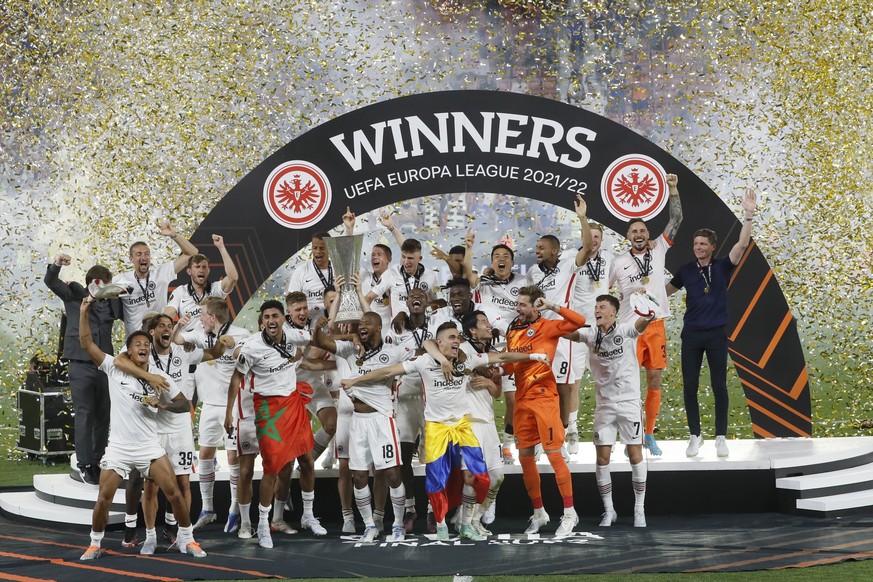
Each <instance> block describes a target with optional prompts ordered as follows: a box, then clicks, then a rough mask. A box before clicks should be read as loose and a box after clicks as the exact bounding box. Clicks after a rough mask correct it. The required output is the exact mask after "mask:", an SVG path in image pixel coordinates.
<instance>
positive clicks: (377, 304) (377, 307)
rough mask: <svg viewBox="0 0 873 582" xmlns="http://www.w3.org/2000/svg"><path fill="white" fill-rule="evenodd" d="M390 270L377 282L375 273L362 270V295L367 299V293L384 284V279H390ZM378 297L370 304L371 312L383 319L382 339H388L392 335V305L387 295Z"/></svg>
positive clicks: (380, 294)
mask: <svg viewBox="0 0 873 582" xmlns="http://www.w3.org/2000/svg"><path fill="white" fill-rule="evenodd" d="M390 276H391V275H390V274H389V272H388V270H387V269H386V270H385V272H384V273H382V277H379V280H378V281H376V279H375V278H374V275H373V271H370V270H368V269H361V273H360V278H361V294H362V295H363V296H364V297H366V296H367V293H369V292H370V291H372V290H373V289H375V288H376V286H378V285H379V283H381V282H382V280H383V278H384V277H390ZM377 295H378V296H377V297H376V298H375V299H373V301H371V302H370V311H372V312H373V313H376V314H378V315H379V317H381V318H382V337H383V338H386V337H388V335H389V334H390V333H391V305H390V304H389V303H390V298H389V297H386V296H385V293H377Z"/></svg>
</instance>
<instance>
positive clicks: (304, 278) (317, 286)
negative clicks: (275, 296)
mask: <svg viewBox="0 0 873 582" xmlns="http://www.w3.org/2000/svg"><path fill="white" fill-rule="evenodd" d="M322 279H323V280H322ZM328 285H333V269H331V268H330V263H328V268H327V269H319V268H318V267H316V266H315V262H314V261H306V262H305V263H302V264H300V265H297V266H296V267H295V268H294V272H293V273H291V278H290V279H288V287H287V289H285V292H286V293H290V292H291V291H302V292H303V293H305V294H306V305H308V306H309V317H311V318H312V319H313V320H316V319H318V318H319V316H321V315H324V316H325V317H327V314H326V313H325V312H324V289H325V287H327V286H328Z"/></svg>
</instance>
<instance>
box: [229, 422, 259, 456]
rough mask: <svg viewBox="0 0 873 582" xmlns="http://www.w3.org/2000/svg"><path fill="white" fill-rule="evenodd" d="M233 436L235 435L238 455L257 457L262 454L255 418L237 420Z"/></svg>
mask: <svg viewBox="0 0 873 582" xmlns="http://www.w3.org/2000/svg"><path fill="white" fill-rule="evenodd" d="M233 434H234V435H235V437H234V438H235V440H236V452H237V454H238V455H257V454H258V453H260V452H261V447H260V446H259V445H258V427H256V426H255V417H254V416H250V417H248V418H245V419H243V420H237V421H236V428H235V429H234V431H233Z"/></svg>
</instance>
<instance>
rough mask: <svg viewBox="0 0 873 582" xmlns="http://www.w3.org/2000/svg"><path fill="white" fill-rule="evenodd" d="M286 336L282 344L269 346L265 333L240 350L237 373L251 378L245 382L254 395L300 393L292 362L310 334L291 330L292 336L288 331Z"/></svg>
mask: <svg viewBox="0 0 873 582" xmlns="http://www.w3.org/2000/svg"><path fill="white" fill-rule="evenodd" d="M283 335H284V339H283V340H281V344H273V343H272V342H269V343H268V340H267V339H265V333H264V332H261V333H259V334H255V335H253V336H252V337H250V338H249V339H248V340H246V341H245V342H244V343H243V344H242V347H241V348H240V354H239V357H238V358H237V360H236V369H237V371H238V372H239V373H240V374H243V375H248V374H249V373H251V374H252V376H251V378H248V377H247V378H246V379H245V381H246V382H251V383H252V385H251V389H252V391H253V392H254V393H255V394H260V395H261V396H288V395H289V394H292V393H293V392H294V391H295V390H297V364H296V361H292V358H293V357H294V356H295V355H296V354H297V348H300V347H303V346H305V345H306V344H308V343H309V339H310V336H309V332H307V331H305V330H302V329H296V328H292V332H291V333H289V332H288V330H287V329H285V330H284V334H283ZM282 352H284V353H282ZM225 404H227V402H226V401H225Z"/></svg>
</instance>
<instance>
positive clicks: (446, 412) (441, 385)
mask: <svg viewBox="0 0 873 582" xmlns="http://www.w3.org/2000/svg"><path fill="white" fill-rule="evenodd" d="M487 365H488V358H487V356H484V355H483V354H474V355H473V356H470V357H469V358H468V360H467V361H466V362H465V363H464V364H463V365H462V367H463V368H466V369H468V370H472V369H473V368H477V367H479V366H487ZM403 368H404V369H405V370H406V372H407V373H409V374H412V373H414V372H417V373H418V374H420V375H421V379H422V381H423V383H424V419H425V420H426V421H428V422H441V423H444V424H454V423H456V422H458V421H460V420H461V419H462V418H464V416H465V415H467V414H469V413H470V400H469V398H468V396H467V382H468V381H469V379H470V377H469V376H468V375H466V374H464V373H462V372H461V371H459V372H458V374H459V375H458V376H455V377H453V378H452V379H451V380H446V378H445V376H444V375H443V369H442V367H441V366H440V365H439V363H438V362H437V361H436V360H434V359H433V357H432V356H430V355H429V354H425V355H423V356H419V357H418V358H415V359H413V360H409V361H408V362H404V363H403Z"/></svg>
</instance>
